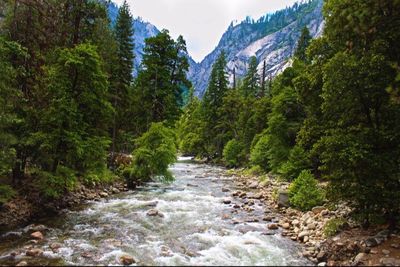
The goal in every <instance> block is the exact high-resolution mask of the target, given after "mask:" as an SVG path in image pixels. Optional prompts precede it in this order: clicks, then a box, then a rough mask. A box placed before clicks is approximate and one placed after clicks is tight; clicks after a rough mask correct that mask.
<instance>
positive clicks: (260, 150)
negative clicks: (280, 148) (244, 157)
mask: <svg viewBox="0 0 400 267" xmlns="http://www.w3.org/2000/svg"><path fill="white" fill-rule="evenodd" d="M268 151H269V136H268V135H262V136H261V137H260V138H259V139H258V141H257V143H256V145H255V146H254V147H253V149H252V150H251V154H250V162H251V164H252V165H254V166H260V167H261V168H262V169H263V170H264V171H269V170H270V165H269V160H268Z"/></svg>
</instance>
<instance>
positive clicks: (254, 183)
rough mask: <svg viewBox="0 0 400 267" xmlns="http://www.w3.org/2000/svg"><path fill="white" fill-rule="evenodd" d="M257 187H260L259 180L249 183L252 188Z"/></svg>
mask: <svg viewBox="0 0 400 267" xmlns="http://www.w3.org/2000/svg"><path fill="white" fill-rule="evenodd" d="M257 187H258V182H257V181H254V182H252V183H251V184H250V185H249V188H250V189H256V188H257Z"/></svg>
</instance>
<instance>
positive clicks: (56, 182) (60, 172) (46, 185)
mask: <svg viewBox="0 0 400 267" xmlns="http://www.w3.org/2000/svg"><path fill="white" fill-rule="evenodd" d="M34 176H36V177H37V179H38V186H39V190H40V191H41V192H42V193H43V195H44V196H45V197H48V198H51V199H54V198H59V197H61V196H62V195H63V194H64V193H66V192H68V191H71V190H73V189H74V188H75V186H76V184H77V181H78V180H77V177H76V173H75V172H74V171H73V170H72V169H70V168H67V167H65V166H61V165H58V167H57V170H56V171H55V172H54V173H50V172H46V171H41V170H36V171H35V172H34Z"/></svg>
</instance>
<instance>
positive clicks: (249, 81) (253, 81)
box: [241, 56, 260, 97]
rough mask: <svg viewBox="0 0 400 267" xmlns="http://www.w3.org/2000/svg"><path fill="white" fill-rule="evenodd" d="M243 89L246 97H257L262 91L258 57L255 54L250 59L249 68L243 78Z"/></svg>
mask: <svg viewBox="0 0 400 267" xmlns="http://www.w3.org/2000/svg"><path fill="white" fill-rule="evenodd" d="M241 89H242V94H243V95H244V96H245V97H249V96H252V97H255V96H256V95H257V94H259V93H260V92H259V91H260V75H259V74H258V71H257V58H256V57H255V56H252V57H251V58H250V59H249V68H248V70H247V74H246V76H245V77H244V78H243V85H242V87H241Z"/></svg>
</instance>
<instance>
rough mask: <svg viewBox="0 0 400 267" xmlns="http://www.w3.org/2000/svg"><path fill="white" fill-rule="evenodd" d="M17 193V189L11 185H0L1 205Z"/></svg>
mask: <svg viewBox="0 0 400 267" xmlns="http://www.w3.org/2000/svg"><path fill="white" fill-rule="evenodd" d="M15 195H16V192H15V190H14V189H13V188H12V187H11V186H9V185H0V206H1V205H3V204H4V203H6V202H8V201H9V200H10V199H11V198H13V197H14V196H15Z"/></svg>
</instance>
